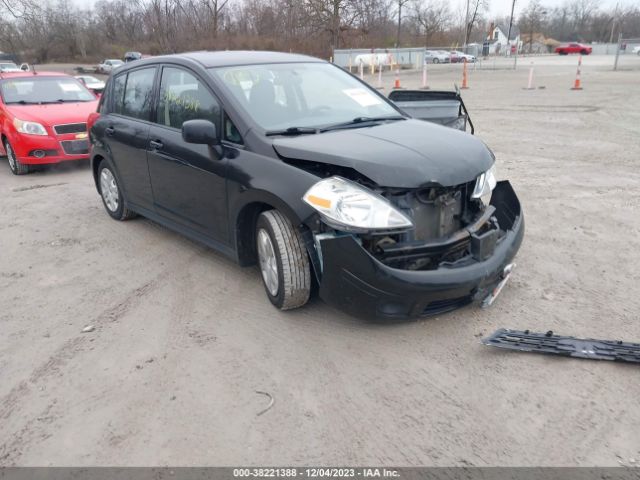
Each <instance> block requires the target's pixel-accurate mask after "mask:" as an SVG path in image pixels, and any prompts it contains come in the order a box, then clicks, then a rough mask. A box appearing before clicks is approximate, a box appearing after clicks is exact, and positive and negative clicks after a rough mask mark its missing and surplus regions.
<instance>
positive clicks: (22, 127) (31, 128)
mask: <svg viewBox="0 0 640 480" xmlns="http://www.w3.org/2000/svg"><path fill="white" fill-rule="evenodd" d="M13 125H14V127H16V130H18V131H19V132H20V133H26V134H28V135H48V134H47V131H46V130H45V128H44V127H43V126H42V125H40V124H39V123H36V122H27V121H25V120H19V119H17V118H14V119H13Z"/></svg>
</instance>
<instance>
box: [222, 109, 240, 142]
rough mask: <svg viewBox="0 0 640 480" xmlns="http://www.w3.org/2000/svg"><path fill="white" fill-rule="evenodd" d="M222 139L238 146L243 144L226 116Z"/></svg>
mask: <svg viewBox="0 0 640 480" xmlns="http://www.w3.org/2000/svg"><path fill="white" fill-rule="evenodd" d="M224 139H225V140H228V141H230V142H232V143H236V144H238V145H243V144H244V142H243V141H242V137H241V136H240V132H239V131H238V129H237V128H236V126H235V125H234V124H233V122H232V121H231V119H230V118H229V117H227V115H226V114H225V116H224Z"/></svg>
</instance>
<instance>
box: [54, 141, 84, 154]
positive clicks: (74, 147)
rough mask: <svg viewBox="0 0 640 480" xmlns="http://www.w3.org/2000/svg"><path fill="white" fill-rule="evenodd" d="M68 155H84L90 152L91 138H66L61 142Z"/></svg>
mask: <svg viewBox="0 0 640 480" xmlns="http://www.w3.org/2000/svg"><path fill="white" fill-rule="evenodd" d="M60 145H62V149H63V150H64V153H66V154H67V155H84V154H87V153H89V140H65V141H63V142H60Z"/></svg>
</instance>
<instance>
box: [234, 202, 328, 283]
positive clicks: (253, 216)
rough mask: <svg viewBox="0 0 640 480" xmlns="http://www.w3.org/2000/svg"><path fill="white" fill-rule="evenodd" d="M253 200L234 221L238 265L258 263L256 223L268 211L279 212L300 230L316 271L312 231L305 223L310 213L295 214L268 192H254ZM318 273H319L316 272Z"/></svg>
mask: <svg viewBox="0 0 640 480" xmlns="http://www.w3.org/2000/svg"><path fill="white" fill-rule="evenodd" d="M252 197H253V198H251V199H248V200H247V201H246V202H245V203H244V204H243V205H242V206H241V207H239V208H238V209H237V214H236V215H235V216H234V221H233V234H234V240H233V242H234V246H235V249H236V255H237V259H238V263H239V264H240V265H241V266H250V265H254V264H255V263H256V261H257V252H256V247H255V243H256V242H255V238H256V223H257V221H258V217H259V216H260V214H261V213H262V212H264V211H267V210H278V211H279V212H280V213H282V214H283V215H284V216H285V217H287V219H289V221H290V222H291V224H292V225H293V226H294V227H295V228H297V229H298V231H299V232H300V234H301V235H302V239H303V241H304V243H305V246H306V249H307V253H308V254H309V259H310V263H311V265H312V268H313V269H314V271H315V270H316V265H317V262H316V261H315V257H314V256H315V255H317V254H316V252H315V250H313V248H312V242H311V243H310V241H309V239H310V238H312V236H311V229H310V228H309V227H308V226H307V225H306V223H305V220H306V219H305V218H302V217H304V216H305V215H306V216H308V212H306V211H305V212H295V211H294V210H293V209H292V208H291V207H290V206H289V205H287V203H286V202H284V201H283V200H281V199H280V198H278V197H276V196H274V195H273V194H270V193H267V192H254V195H253V196H252ZM316 273H317V272H316Z"/></svg>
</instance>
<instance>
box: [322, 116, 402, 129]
mask: <svg viewBox="0 0 640 480" xmlns="http://www.w3.org/2000/svg"><path fill="white" fill-rule="evenodd" d="M406 119H407V117H403V116H402V115H393V116H386V117H356V118H354V119H353V120H349V121H348V122H343V123H336V124H335V125H330V126H328V127H325V128H323V129H322V130H320V131H321V132H329V131H331V130H339V129H341V128H351V127H353V126H360V125H361V124H365V125H366V124H369V123H376V122H384V121H392V120H406ZM363 126H364V125H363Z"/></svg>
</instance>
